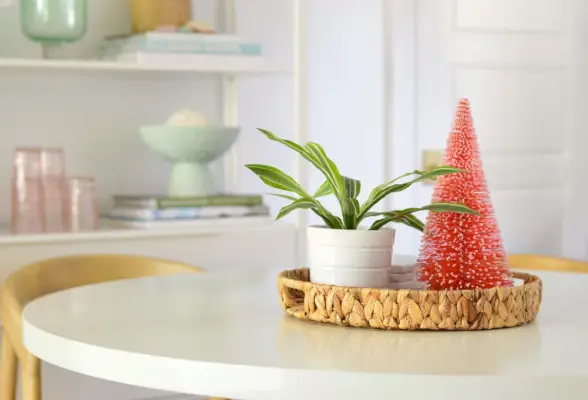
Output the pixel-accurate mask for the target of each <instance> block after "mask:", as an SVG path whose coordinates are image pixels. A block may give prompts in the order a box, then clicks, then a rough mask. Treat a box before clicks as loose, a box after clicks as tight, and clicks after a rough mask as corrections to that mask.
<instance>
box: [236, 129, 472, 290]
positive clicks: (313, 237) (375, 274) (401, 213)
mask: <svg viewBox="0 0 588 400" xmlns="http://www.w3.org/2000/svg"><path fill="white" fill-rule="evenodd" d="M259 131H260V132H262V133H263V134H264V135H265V136H266V137H267V138H268V139H270V140H273V141H276V142H278V143H281V144H282V145H285V146H287V147H288V148H290V149H292V150H294V151H295V152H297V153H298V154H299V155H300V156H301V157H303V158H304V159H305V160H307V161H308V162H309V163H310V164H312V165H313V166H314V167H315V168H316V169H318V170H319V171H320V172H321V173H322V174H323V175H324V177H325V182H324V183H323V184H322V185H321V186H320V187H319V188H318V189H317V190H316V191H315V192H314V193H313V194H310V193H309V192H308V191H307V190H306V189H305V188H303V187H302V186H301V185H300V184H299V183H298V182H296V180H295V179H293V178H292V177H291V176H289V175H287V174H285V173H284V172H283V171H281V170H279V169H278V168H276V167H273V166H270V165H263V164H248V165H246V167H247V168H248V169H250V170H251V171H253V172H254V173H255V174H256V175H257V176H258V177H259V178H260V179H261V180H262V181H263V182H264V183H265V184H266V185H268V186H270V187H272V188H274V189H278V190H280V191H281V193H272V195H275V196H280V197H282V198H285V199H287V200H288V201H289V202H290V203H289V204H288V205H286V206H285V207H283V208H282V209H281V210H280V211H279V213H278V215H277V216H276V220H278V219H280V218H283V217H285V216H286V215H288V214H289V213H291V212H292V211H294V210H302V209H306V210H310V211H312V212H313V213H315V214H316V215H318V216H319V217H320V218H321V219H322V221H323V223H324V225H320V226H310V227H308V228H307V229H308V231H307V233H308V234H307V240H308V243H307V244H308V246H307V251H308V262H309V269H310V279H311V281H312V282H316V283H323V284H329V285H338V286H355V287H372V288H381V287H386V286H387V284H388V272H389V268H390V265H391V262H392V252H393V247H394V238H395V230H394V229H393V228H389V227H387V226H386V225H388V224H390V223H401V224H404V225H408V226H410V227H411V228H414V229H417V230H419V231H421V232H422V231H423V229H424V224H423V222H422V221H420V220H419V219H418V218H417V217H416V216H414V213H416V212H418V211H430V212H455V213H467V214H477V212H475V211H474V210H472V209H470V208H468V207H466V206H464V205H462V204H456V203H432V204H429V205H425V206H422V207H412V208H407V209H403V210H393V211H383V212H378V211H373V208H374V206H375V205H376V204H378V203H379V202H380V201H382V200H383V199H384V198H386V197H387V196H388V195H390V194H392V193H396V192H400V191H402V190H406V189H408V188H409V187H410V186H412V185H413V184H415V183H418V182H422V181H425V180H430V179H436V178H437V177H439V176H442V175H447V174H453V173H458V172H465V171H464V170H462V169H458V168H453V167H450V166H440V167H438V168H435V169H434V170H432V171H429V172H421V171H413V172H409V173H406V174H403V175H401V176H399V177H397V178H395V179H393V180H391V181H390V182H386V183H383V184H381V185H379V186H377V187H375V188H374V189H372V191H371V192H370V193H369V195H368V196H367V199H366V200H365V201H364V202H363V203H360V201H359V200H358V196H359V194H360V190H361V182H360V181H358V180H356V179H352V178H348V177H346V176H343V175H341V173H340V172H339V169H338V168H337V166H336V165H335V163H334V162H333V161H332V160H331V159H330V158H329V157H328V156H327V154H326V152H325V150H324V149H323V148H322V147H321V146H320V145H319V144H317V143H312V142H311V143H307V144H306V145H304V146H302V145H299V144H297V143H294V142H292V141H290V140H286V139H282V138H280V137H278V136H277V135H275V134H274V133H272V132H270V131H268V130H265V129H259ZM403 179H404V180H405V181H402V180H403ZM329 195H334V196H335V197H336V198H337V200H338V202H339V205H340V208H341V210H340V215H336V214H335V213H332V212H331V211H329V210H327V209H326V208H325V207H324V206H323V204H322V203H321V201H320V199H321V198H322V197H324V196H329ZM370 219H372V221H371V223H369V224H366V222H368V220H370Z"/></svg>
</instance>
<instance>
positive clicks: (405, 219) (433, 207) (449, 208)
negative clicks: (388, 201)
mask: <svg viewBox="0 0 588 400" xmlns="http://www.w3.org/2000/svg"><path fill="white" fill-rule="evenodd" d="M419 211H432V212H454V213H458V214H474V215H480V214H479V213H478V212H476V211H474V210H472V209H471V208H469V207H467V206H464V205H463V204H458V203H444V202H439V203H433V204H429V205H426V206H423V207H418V208H416V207H414V208H406V209H404V210H398V211H388V212H383V213H381V214H380V215H383V216H384V218H381V219H379V220H377V221H375V222H374V223H373V224H372V226H371V227H370V230H378V229H380V228H381V227H383V226H384V225H386V224H388V223H390V222H401V223H404V224H406V225H409V226H412V227H413V228H416V229H418V230H420V231H422V230H423V229H421V228H420V225H421V224H422V223H421V224H418V223H416V221H415V220H414V219H413V218H410V217H409V216H412V214H414V213H416V212H419ZM377 214H378V213H369V214H367V215H368V216H375V215H377ZM415 218H416V217H415ZM413 225H414V226H413ZM422 228H424V226H422Z"/></svg>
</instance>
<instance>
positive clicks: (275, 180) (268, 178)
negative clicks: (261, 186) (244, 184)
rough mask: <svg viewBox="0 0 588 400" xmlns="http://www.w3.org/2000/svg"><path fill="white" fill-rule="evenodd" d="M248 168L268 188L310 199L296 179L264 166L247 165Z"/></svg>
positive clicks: (274, 168) (276, 169)
mask: <svg viewBox="0 0 588 400" xmlns="http://www.w3.org/2000/svg"><path fill="white" fill-rule="evenodd" d="M246 167H247V168H249V169H250V170H251V171H253V173H255V174H256V175H257V176H258V177H259V178H260V179H261V180H262V181H263V182H264V183H265V184H266V185H268V186H271V187H273V188H275V189H280V190H285V191H288V192H294V193H296V194H298V195H300V196H301V197H310V196H309V195H308V194H307V193H306V191H305V190H304V189H303V188H302V186H300V184H299V183H298V182H296V181H295V180H294V178H292V177H291V176H289V175H287V174H285V173H284V172H282V171H281V170H279V169H278V168H276V167H272V166H271V165H262V164H247V165H246Z"/></svg>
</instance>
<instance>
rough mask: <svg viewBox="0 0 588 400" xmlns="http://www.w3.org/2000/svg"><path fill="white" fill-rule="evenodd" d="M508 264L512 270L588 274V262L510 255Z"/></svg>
mask: <svg viewBox="0 0 588 400" xmlns="http://www.w3.org/2000/svg"><path fill="white" fill-rule="evenodd" d="M508 264H509V266H510V267H511V268H512V269H533V270H545V271H561V272H576V273H578V272H579V273H588V262H584V261H577V260H571V259H568V258H562V257H553V256H544V255H539V254H511V255H509V256H508Z"/></svg>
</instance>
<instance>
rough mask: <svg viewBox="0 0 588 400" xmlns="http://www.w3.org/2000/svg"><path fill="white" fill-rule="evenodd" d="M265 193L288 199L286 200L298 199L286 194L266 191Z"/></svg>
mask: <svg viewBox="0 0 588 400" xmlns="http://www.w3.org/2000/svg"><path fill="white" fill-rule="evenodd" d="M266 194H268V195H270V196H276V197H282V198H284V199H288V200H292V201H294V200H298V199H299V197H294V196H288V195H287V194H282V193H266Z"/></svg>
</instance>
